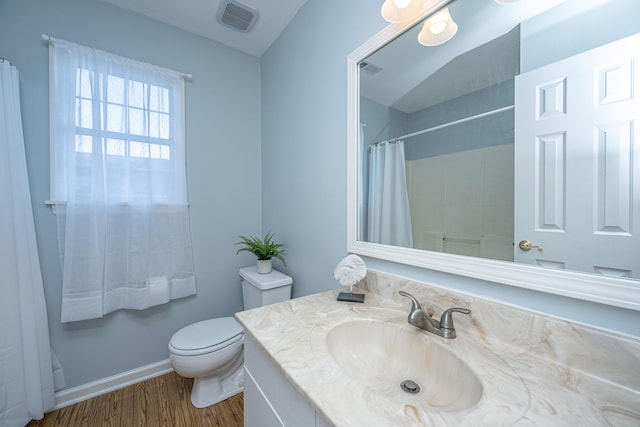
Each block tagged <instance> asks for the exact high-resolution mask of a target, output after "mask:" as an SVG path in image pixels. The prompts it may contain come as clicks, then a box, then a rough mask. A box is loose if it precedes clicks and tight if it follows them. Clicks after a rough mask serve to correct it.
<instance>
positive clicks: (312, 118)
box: [262, 0, 640, 336]
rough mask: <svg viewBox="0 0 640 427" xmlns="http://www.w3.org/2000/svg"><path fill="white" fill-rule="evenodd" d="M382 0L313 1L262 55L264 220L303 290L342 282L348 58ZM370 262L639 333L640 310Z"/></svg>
mask: <svg viewBox="0 0 640 427" xmlns="http://www.w3.org/2000/svg"><path fill="white" fill-rule="evenodd" d="M381 3H382V1H380V2H371V1H369V0H350V1H348V2H345V1H340V0H309V1H308V3H307V4H306V5H305V6H304V7H303V8H302V9H301V10H300V12H299V13H298V15H297V16H296V17H295V19H294V21H293V22H292V23H291V25H290V26H289V27H288V28H287V29H286V30H285V31H284V32H283V33H282V35H281V37H280V38H279V39H278V41H277V42H276V43H275V44H274V45H273V46H272V47H271V48H270V49H269V51H267V53H266V54H265V55H264V56H263V58H262V157H263V207H262V209H263V227H265V228H270V229H272V230H274V231H277V232H278V233H279V234H280V235H281V236H282V237H283V238H284V240H285V243H286V244H287V248H288V250H289V257H288V260H289V262H290V267H289V271H290V272H292V273H293V276H294V293H295V295H296V296H300V295H306V294H310V293H313V292H318V291H323V290H327V289H335V288H337V284H336V282H335V281H334V280H333V279H332V277H331V273H332V272H333V269H334V267H335V264H336V263H337V262H338V261H339V260H340V259H341V258H342V257H344V256H345V255H346V222H347V215H346V212H347V200H346V191H347V190H346V169H347V145H346V144H347V143H346V141H347V123H346V112H347V96H346V89H347V72H346V57H347V55H348V54H349V53H351V52H352V51H353V50H355V49H356V48H357V47H358V46H359V45H361V44H362V43H363V42H365V41H366V40H367V39H368V38H370V37H371V36H373V35H374V34H376V33H377V32H378V31H380V30H381V29H382V28H384V27H385V22H384V21H383V20H382V18H381V17H380V4H381ZM366 262H367V264H368V265H369V267H372V268H376V269H379V270H383V271H388V272H390V273H394V274H398V275H402V276H404V277H407V278H411V279H415V280H421V281H427V282H434V283H438V284H440V285H442V286H444V287H447V288H450V289H454V290H460V291H464V292H469V293H473V294H475V295H479V296H483V297H486V298H489V299H492V300H496V301H500V302H503V303H507V304H513V305H517V306H521V307H525V308H529V309H531V310H535V311H538V312H541V313H545V314H549V315H553V316H558V317H562V318H566V319H570V320H574V321H578V322H581V323H585V324H590V325H595V326H598V327H603V328H607V329H611V330H614V331H619V332H623V333H627V334H631V335H635V336H640V322H639V321H638V318H639V315H638V313H637V312H632V311H630V310H623V309H617V308H612V307H607V306H603V305H599V304H592V303H588V302H583V301H578V300H573V299H569V298H561V297H556V296H553V295H549V294H544V293H539V292H533V291H528V290H523V289H519V288H515V287H510V286H504V285H499V284H495V283H489V282H483V281H480V280H474V279H469V278H464V277H459V276H454V275H450V274H444V273H440V272H435V271H430V270H426V269H419V268H414V267H407V266H404V265H399V264H395V263H391V262H385V261H379V260H374V259H366Z"/></svg>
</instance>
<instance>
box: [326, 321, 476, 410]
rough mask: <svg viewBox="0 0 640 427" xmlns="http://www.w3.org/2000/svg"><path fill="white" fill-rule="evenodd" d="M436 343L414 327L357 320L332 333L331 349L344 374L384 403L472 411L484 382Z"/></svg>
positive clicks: (463, 363) (341, 326) (337, 327)
mask: <svg viewBox="0 0 640 427" xmlns="http://www.w3.org/2000/svg"><path fill="white" fill-rule="evenodd" d="M437 339H438V338H437V337H435V336H434V337H433V338H431V337H429V336H428V333H427V332H424V331H421V330H419V329H417V328H414V327H404V326H400V325H398V324H393V323H385V322H379V321H367V320H354V321H350V322H346V323H342V324H339V325H337V326H335V327H334V328H333V329H331V330H330V331H329V332H328V334H327V349H328V351H329V353H330V354H331V356H332V357H333V359H334V360H335V361H336V362H337V364H338V365H339V366H340V367H341V368H342V369H343V370H344V373H345V374H346V375H348V376H349V377H351V378H352V379H353V380H355V381H357V382H359V383H360V384H362V385H363V386H365V387H367V388H369V389H371V390H373V391H374V392H377V393H382V394H383V395H384V396H385V397H386V398H390V399H393V400H394V401H397V402H399V403H403V404H409V405H413V406H417V407H426V408H425V409H427V408H428V409H432V410H439V411H451V412H453V411H461V410H464V409H467V408H470V407H472V406H474V405H475V404H476V403H477V402H478V401H479V400H480V398H481V397H482V389H483V388H482V383H481V382H480V380H479V378H478V376H477V375H476V374H475V372H474V371H473V370H472V369H471V368H470V367H469V366H468V365H467V364H466V363H465V362H464V361H463V360H461V359H460V358H459V357H458V356H456V355H455V354H454V353H453V352H452V351H450V350H448V349H447V348H446V347H445V346H444V345H441V344H439V343H438V342H437V341H436V340H437ZM407 380H409V381H407ZM402 384H404V386H403V385H402ZM416 384H417V385H418V386H419V391H418V390H416V387H415V385H416Z"/></svg>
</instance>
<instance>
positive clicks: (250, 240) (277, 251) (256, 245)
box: [235, 231, 287, 267]
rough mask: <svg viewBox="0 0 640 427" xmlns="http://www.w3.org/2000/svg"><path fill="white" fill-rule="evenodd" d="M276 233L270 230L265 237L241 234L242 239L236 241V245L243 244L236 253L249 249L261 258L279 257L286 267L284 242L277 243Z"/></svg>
mask: <svg viewBox="0 0 640 427" xmlns="http://www.w3.org/2000/svg"><path fill="white" fill-rule="evenodd" d="M273 236H274V234H273V233H272V232H271V231H269V232H268V233H267V234H266V235H265V236H264V238H263V239H260V238H259V237H255V236H249V237H246V236H240V239H241V240H240V241H239V242H236V243H235V244H236V245H243V247H241V248H240V249H238V251H237V252H236V255H237V254H239V253H240V252H242V251H248V252H251V253H252V254H254V255H255V256H257V257H258V259H260V260H264V259H271V258H278V259H279V260H280V261H282V265H284V266H285V267H286V266H287V263H286V262H285V261H284V251H283V250H282V248H283V247H284V244H282V243H276V242H275V241H274V240H273Z"/></svg>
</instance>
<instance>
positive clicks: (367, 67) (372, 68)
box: [359, 61, 382, 76]
mask: <svg viewBox="0 0 640 427" xmlns="http://www.w3.org/2000/svg"><path fill="white" fill-rule="evenodd" d="M359 65H360V69H361V70H362V71H366V72H367V73H368V74H370V75H372V76H373V75H374V74H378V73H379V72H380V71H382V67H379V66H377V65H375V64H372V63H371V62H367V61H362V62H361V63H360V64H359Z"/></svg>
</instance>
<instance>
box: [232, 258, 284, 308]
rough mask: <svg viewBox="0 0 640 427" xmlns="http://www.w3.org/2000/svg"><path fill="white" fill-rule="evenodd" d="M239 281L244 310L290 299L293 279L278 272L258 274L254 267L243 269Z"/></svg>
mask: <svg viewBox="0 0 640 427" xmlns="http://www.w3.org/2000/svg"><path fill="white" fill-rule="evenodd" d="M240 281H241V282H242V298H243V300H244V309H245V310H249V309H251V308H256V307H261V306H263V305H268V304H273V303H276V302H280V301H286V300H288V299H291V284H292V283H293V279H291V277H289V276H287V275H286V274H283V273H281V272H279V271H278V270H271V273H268V274H260V273H258V269H257V267H256V266H252V267H244V268H241V269H240Z"/></svg>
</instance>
